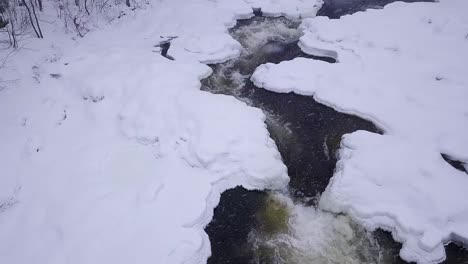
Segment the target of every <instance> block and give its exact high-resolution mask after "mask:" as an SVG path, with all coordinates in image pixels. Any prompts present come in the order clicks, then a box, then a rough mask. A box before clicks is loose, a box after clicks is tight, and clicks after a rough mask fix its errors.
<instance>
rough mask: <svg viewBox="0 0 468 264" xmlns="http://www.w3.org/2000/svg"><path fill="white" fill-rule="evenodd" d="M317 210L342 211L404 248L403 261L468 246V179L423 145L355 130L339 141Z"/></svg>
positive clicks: (438, 257) (430, 258) (437, 257)
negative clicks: (388, 234) (447, 245)
mask: <svg viewBox="0 0 468 264" xmlns="http://www.w3.org/2000/svg"><path fill="white" fill-rule="evenodd" d="M341 145H342V149H341V151H340V153H339V157H340V160H339V162H338V164H337V169H336V172H335V175H334V176H333V178H332V180H331V182H330V185H329V186H328V187H327V190H326V191H325V192H324V194H323V196H322V198H321V201H320V207H321V208H322V209H325V210H330V211H333V212H337V213H339V212H347V213H349V214H350V215H351V216H352V217H353V218H355V219H357V220H358V221H359V222H360V223H362V224H364V226H365V227H366V228H368V229H370V230H374V229H376V228H383V229H385V230H388V231H391V232H392V234H393V237H394V238H395V239H396V240H397V241H400V242H402V243H403V248H402V250H401V252H400V255H401V257H402V258H403V259H405V260H407V261H415V262H418V263H436V262H440V261H442V260H444V259H445V252H444V243H446V242H450V241H459V242H463V243H466V242H468V221H467V220H468V208H467V205H466V203H464V202H463V201H464V197H466V186H468V176H467V175H466V174H465V173H464V172H461V171H458V170H456V169H454V168H453V167H451V166H450V165H449V164H448V163H447V162H445V161H444V160H443V158H442V157H441V156H440V155H439V154H438V153H437V152H434V151H433V149H432V148H431V147H429V146H427V145H424V144H422V145H421V144H415V143H414V142H413V141H407V140H402V139H401V138H398V137H395V136H388V135H384V136H380V135H377V134H373V133H370V132H366V131H358V132H355V133H353V134H348V135H346V136H344V139H343V141H342V143H341Z"/></svg>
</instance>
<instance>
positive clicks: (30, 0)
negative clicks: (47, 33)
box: [29, 0, 44, 38]
mask: <svg viewBox="0 0 468 264" xmlns="http://www.w3.org/2000/svg"><path fill="white" fill-rule="evenodd" d="M29 2H30V3H31V7H32V10H33V14H34V18H35V19H36V26H37V29H38V30H39V35H40V38H44V35H42V31H41V26H40V25H39V20H38V19H37V15H36V9H35V8H34V3H33V1H32V0H29Z"/></svg>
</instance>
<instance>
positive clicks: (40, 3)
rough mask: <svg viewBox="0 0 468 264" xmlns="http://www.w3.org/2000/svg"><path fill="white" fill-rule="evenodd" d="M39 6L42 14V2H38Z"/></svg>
mask: <svg viewBox="0 0 468 264" xmlns="http://www.w3.org/2000/svg"><path fill="white" fill-rule="evenodd" d="M37 4H38V5H39V11H41V12H42V0H37Z"/></svg>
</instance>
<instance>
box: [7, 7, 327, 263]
mask: <svg viewBox="0 0 468 264" xmlns="http://www.w3.org/2000/svg"><path fill="white" fill-rule="evenodd" d="M320 4H321V2H318V1H317V2H316V1H308V2H303V1H299V0H297V1H290V0H288V1H286V0H284V1H250V2H244V1H240V0H238V1H232V0H225V1H209V0H190V1H187V0H184V1H182V0H170V1H169V0H168V1H157V2H155V3H153V7H151V8H148V9H147V10H145V11H140V12H135V13H129V14H128V15H127V16H124V17H122V18H121V19H120V20H116V21H114V23H113V24H110V25H107V26H102V28H101V29H96V30H94V31H91V32H89V33H88V34H87V35H86V36H85V38H83V39H71V38H70V36H69V35H64V34H63V33H62V29H61V28H60V26H59V23H55V24H54V23H44V24H43V27H44V28H43V31H44V35H45V36H46V38H45V39H44V40H37V39H29V40H24V42H23V43H22V45H23V46H24V48H23V49H21V50H20V51H18V52H16V53H15V54H13V55H12V56H11V57H10V58H9V60H8V61H7V64H6V65H5V67H4V68H2V69H1V71H2V72H1V75H0V79H2V80H9V81H8V82H2V83H1V85H2V89H0V122H1V123H2V129H1V130H0V145H1V146H2V147H1V151H0V167H1V168H2V174H1V177H0V245H1V246H0V262H1V263H18V264H19V263H51V264H52V263H70V264H72V263H80V264H83V263H132V262H136V263H154V262H155V261H156V262H157V263H204V262H206V259H207V258H208V256H209V254H210V243H209V239H208V237H207V235H206V233H205V232H204V231H203V228H204V226H205V225H206V224H207V223H208V222H209V221H210V220H211V218H212V214H213V208H214V207H215V206H216V205H217V203H218V201H219V196H220V193H221V192H222V191H224V190H226V189H228V188H232V187H234V186H236V185H242V186H244V187H246V188H248V189H265V188H268V189H282V188H285V187H286V186H287V183H288V181H289V178H288V176H287V172H286V167H285V165H284V164H283V163H282V161H281V157H280V154H279V152H278V150H277V148H276V146H275V144H274V142H273V141H272V140H271V139H270V137H269V134H268V131H267V129H266V125H265V123H264V121H265V116H264V114H263V113H262V112H261V111H260V110H258V109H255V108H252V107H248V106H247V105H246V104H244V103H242V102H239V101H237V100H235V99H234V98H231V97H228V96H224V95H213V94H210V93H207V92H202V91H200V90H199V88H200V85H201V84H200V79H201V78H203V77H206V76H208V75H209V74H210V73H211V69H210V68H209V67H208V66H206V65H204V64H202V63H200V62H205V63H206V62H217V61H224V60H227V59H229V58H231V57H233V56H237V55H238V54H239V52H240V49H241V46H240V44H239V43H237V42H236V41H234V40H233V39H232V37H230V36H229V34H228V32H227V28H228V27H232V26H234V24H235V20H236V18H245V17H250V16H252V12H253V11H252V6H255V7H263V6H265V7H266V8H267V9H266V10H267V11H268V10H269V11H268V13H270V14H272V15H279V14H290V16H294V17H297V16H299V15H300V16H311V15H313V14H314V12H316V11H317V9H318V7H319V6H320ZM45 9H46V12H45V13H46V14H44V16H47V15H50V16H51V17H44V19H49V20H48V21H53V20H52V18H53V17H52V16H53V15H54V12H55V11H54V10H53V9H52V7H51V6H50V5H49V3H45ZM47 10H48V11H47ZM172 37H176V38H175V39H173V40H172V45H171V49H170V50H169V55H170V56H172V57H174V58H175V61H171V60H168V59H166V58H164V57H162V56H161V55H160V54H158V53H157V52H158V51H157V50H155V49H154V48H153V46H154V45H157V44H158V43H160V42H161V41H164V40H166V39H168V38H172ZM152 50H154V51H155V52H152ZM52 76H55V77H52Z"/></svg>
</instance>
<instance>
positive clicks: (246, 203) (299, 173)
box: [202, 0, 468, 264]
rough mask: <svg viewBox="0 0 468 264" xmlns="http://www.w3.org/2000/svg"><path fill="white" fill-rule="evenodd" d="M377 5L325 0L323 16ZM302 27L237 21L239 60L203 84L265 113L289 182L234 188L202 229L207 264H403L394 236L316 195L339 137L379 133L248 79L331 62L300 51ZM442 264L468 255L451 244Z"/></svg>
mask: <svg viewBox="0 0 468 264" xmlns="http://www.w3.org/2000/svg"><path fill="white" fill-rule="evenodd" d="M337 1H343V5H341V6H340V4H339V3H338V4H337ZM350 2H354V3H355V5H354V6H352V5H350V4H349V3H350ZM374 2H376V3H372V4H371V3H369V1H364V0H353V1H344V0H335V1H328V2H326V3H325V5H324V7H323V8H322V10H321V11H320V13H319V14H321V15H326V16H329V17H330V18H337V17H339V16H341V15H343V14H345V13H353V12H356V11H359V10H361V9H363V8H365V7H369V6H373V5H383V3H384V2H385V3H388V2H389V1H388V0H387V1H384V0H377V1H374ZM356 3H357V4H356ZM299 23H300V21H293V20H288V19H285V18H265V17H261V16H259V15H257V16H255V17H254V18H251V19H247V20H240V21H239V22H238V24H237V26H236V27H234V28H233V29H231V30H230V33H231V35H232V36H233V37H234V38H235V39H236V40H238V41H239V42H240V43H241V44H242V46H243V47H244V51H243V53H242V54H241V56H240V57H239V58H237V59H233V60H230V61H228V62H226V63H222V64H216V65H211V67H212V68H213V74H212V75H211V76H210V77H208V78H207V79H205V80H203V82H202V84H203V87H202V89H203V90H205V91H209V92H211V93H220V94H226V95H231V96H234V97H236V98H237V99H239V100H241V101H244V102H246V103H247V104H248V105H251V106H254V107H257V108H260V109H262V110H263V112H264V113H265V115H266V116H267V126H268V130H269V132H270V135H271V137H272V138H273V140H274V141H275V142H276V144H277V146H278V149H279V151H280V153H281V155H282V158H283V161H284V163H285V164H286V166H287V167H288V174H289V176H290V178H291V182H290V185H289V191H288V192H287V193H279V192H272V191H247V190H245V189H243V188H241V187H237V188H234V189H232V190H228V191H226V192H224V193H223V194H222V196H221V200H220V203H219V205H218V207H217V208H216V209H215V211H214V217H213V220H212V221H211V223H210V224H209V225H208V226H207V227H206V229H205V231H206V232H207V233H208V235H209V237H210V241H211V247H212V256H211V257H210V259H209V260H208V263H216V264H221V263H223V264H224V263H235V264H243V263H275V264H276V263H278V264H279V263H288V264H289V263H291V264H299V263H304V264H308V263H319V264H320V263H356V264H358V263H404V262H403V261H402V260H401V259H400V258H399V256H398V251H399V249H400V245H399V244H398V243H396V242H394V241H393V240H392V238H391V236H390V234H388V233H386V232H383V231H377V232H374V233H369V232H366V231H365V230H363V229H362V228H361V227H359V226H358V225H356V224H354V223H353V222H352V221H351V220H350V219H349V218H348V217H346V216H343V215H333V214H330V213H326V212H323V211H321V210H320V209H317V208H316V201H317V197H318V195H319V194H320V193H322V192H323V191H324V190H325V187H326V186H327V184H328V182H329V179H330V178H331V177H332V175H333V170H334V168H335V164H336V151H337V150H338V148H339V144H340V140H341V137H342V135H344V134H346V133H351V132H354V131H356V130H368V131H372V132H376V133H380V130H379V129H378V128H377V127H375V126H374V125H373V124H372V123H371V122H369V121H366V120H363V119H361V118H358V117H355V116H352V115H347V114H343V113H339V112H337V111H335V110H333V109H332V108H329V107H326V106H324V105H321V104H319V103H317V102H315V101H314V100H313V98H312V97H306V96H300V95H296V94H293V93H289V94H279V93H274V92H270V91H267V90H264V89H258V88H256V87H255V86H254V85H253V83H252V82H251V81H250V76H251V74H252V73H253V72H254V70H255V69H256V67H258V66H259V65H261V64H264V63H267V62H273V63H279V62H281V61H285V60H291V59H293V58H296V57H307V58H311V59H319V60H324V61H327V62H329V63H334V61H333V59H329V58H319V57H313V56H310V55H307V54H305V53H303V52H302V51H301V50H300V49H299V47H298V46H297V42H298V40H299V37H300V32H299V31H298V30H297V27H298V26H299ZM445 263H457V264H458V263H468V253H467V251H465V250H463V249H460V248H459V247H457V246H453V245H451V246H448V247H447V260H446V261H445Z"/></svg>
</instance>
